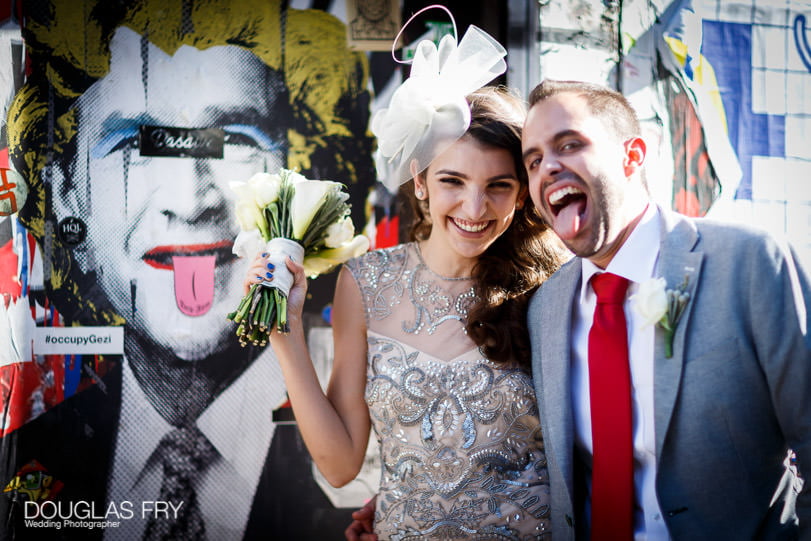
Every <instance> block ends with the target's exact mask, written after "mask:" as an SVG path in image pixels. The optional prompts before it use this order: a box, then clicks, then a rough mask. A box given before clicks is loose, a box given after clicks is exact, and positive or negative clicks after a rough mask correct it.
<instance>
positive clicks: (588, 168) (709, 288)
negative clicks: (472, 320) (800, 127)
mask: <svg viewBox="0 0 811 541" xmlns="http://www.w3.org/2000/svg"><path fill="white" fill-rule="evenodd" d="M529 104H530V110H529V113H528V117H527V121H526V124H525V126H524V132H523V155H524V164H525V165H526V167H527V170H528V171H529V185H530V195H531V197H532V200H533V202H534V203H535V205H536V206H537V207H538V209H539V210H540V212H541V214H542V215H543V217H544V218H545V219H546V220H547V221H548V222H549V223H550V224H552V227H553V228H554V230H555V232H556V233H557V234H558V236H560V238H561V239H562V240H563V242H564V243H565V244H566V245H567V247H568V248H569V249H570V250H571V251H572V252H574V254H575V255H576V256H578V257H576V258H574V259H573V260H572V261H570V262H569V263H568V264H567V265H565V266H564V267H563V268H561V270H560V271H559V272H557V273H556V274H555V275H554V276H552V277H551V278H550V279H549V280H548V281H547V282H546V283H544V284H543V285H542V286H541V288H540V289H539V290H538V292H537V293H536V294H535V296H534V298H533V299H532V301H531V304H530V308H529V314H528V324H529V332H530V337H531V340H532V351H533V376H534V378H535V381H536V391H537V393H538V401H539V407H540V414H541V420H542V423H543V434H544V439H545V444H546V451H547V457H548V459H549V475H550V482H551V492H552V503H551V507H552V524H553V538H554V539H556V540H560V539H573V538H587V537H588V536H589V534H590V536H591V539H632V538H634V536H636V537H637V538H643V539H669V538H672V539H689V540H699V539H731V538H734V539H777V538H780V539H783V538H790V539H796V538H797V536H798V535H799V536H800V538H802V539H808V538H810V537H811V492H810V491H809V488H810V484H809V483H806V484H805V488H804V489H803V488H802V486H803V483H802V479H801V477H800V476H799V475H800V474H804V475H805V476H806V477H807V476H808V473H809V471H811V469H809V466H808V465H809V464H811V351H809V348H810V347H811V339H810V338H809V336H808V334H807V331H808V323H809V318H808V310H809V309H811V306H809V303H810V302H811V285H810V284H809V281H810V280H809V275H808V274H807V272H806V271H805V270H804V269H802V268H800V267H799V266H798V264H797V262H796V259H795V258H794V255H793V253H792V252H791V251H788V250H786V251H784V250H782V249H781V248H780V247H778V245H777V244H775V242H774V241H772V240H771V239H769V238H768V237H767V236H766V235H765V234H762V233H759V232H757V231H755V230H752V229H747V228H743V227H738V226H732V225H723V224H719V223H713V222H711V221H706V220H690V219H686V218H684V217H683V216H679V215H676V214H673V213H671V212H667V211H665V210H664V209H661V208H658V207H657V206H656V205H654V204H653V203H652V202H651V201H650V198H649V195H648V191H647V187H646V181H645V178H644V173H643V168H642V164H643V162H644V159H645V151H646V148H645V142H644V141H643V140H642V139H641V138H640V137H639V133H640V129H639V123H638V120H637V118H636V115H635V113H634V111H633V109H632V108H631V106H630V105H629V104H628V102H627V101H626V100H625V98H624V97H623V96H622V95H621V94H619V93H617V92H614V91H612V90H609V89H607V88H605V87H602V86H598V85H592V84H587V83H579V82H560V81H545V82H543V83H541V84H540V85H538V86H537V87H536V88H535V89H534V90H533V91H532V93H531V94H530V98H529ZM653 277H662V278H664V283H662V282H661V281H659V282H652V281H650V280H651V279H652V278H653ZM665 284H666V285H665ZM665 287H666V288H667V289H672V290H674V291H675V292H676V296H674V298H673V301H672V302H673V303H674V306H675V307H681V309H682V312H681V314H679V315H677V314H672V315H671V316H670V317H669V322H668V324H669V325H670V327H671V328H673V329H674V330H675V332H674V333H673V334H672V335H671V336H669V335H668V333H666V332H665V330H664V329H663V328H662V326H661V325H657V324H656V321H657V320H658V319H659V318H660V317H661V316H662V309H661V307H660V308H656V305H657V303H655V302H653V301H652V300H651V299H654V300H655V299H656V298H657V295H658V296H659V298H662V297H661V295H662V294H663V293H662V290H663V289H664V288H665ZM612 289H615V290H617V291H616V292H615V295H616V297H615V298H613V299H612V298H611V291H610V290H612ZM595 291H596V293H595ZM635 305H636V306H635ZM638 309H641V310H638ZM646 310H647V312H648V313H649V315H648V317H647V321H646V318H645V317H643V316H642V315H640V311H642V312H644V311H646ZM650 312H653V314H652V315H650ZM617 325H619V327H617ZM618 329H619V330H618ZM612 363H613V364H612ZM789 449H792V450H793V451H794V452H796V457H795V456H793V455H791V454H789V455H787V453H788V452H789ZM787 466H788V467H787ZM798 470H800V472H798ZM798 531H799V534H798Z"/></svg>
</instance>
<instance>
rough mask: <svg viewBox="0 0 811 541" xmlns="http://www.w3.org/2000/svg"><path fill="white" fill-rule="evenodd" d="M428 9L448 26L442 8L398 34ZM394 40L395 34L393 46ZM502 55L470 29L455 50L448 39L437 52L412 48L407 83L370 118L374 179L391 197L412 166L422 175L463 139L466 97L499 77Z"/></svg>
mask: <svg viewBox="0 0 811 541" xmlns="http://www.w3.org/2000/svg"><path fill="white" fill-rule="evenodd" d="M431 8H441V9H444V10H445V11H446V12H448V14H449V15H450V16H451V20H453V15H451V13H450V11H448V9H447V8H445V7H444V6H439V5H433V6H428V7H427V8H423V9H421V10H420V11H418V12H417V13H415V14H414V15H413V16H412V17H411V19H409V20H408V21H407V22H406V23H405V25H403V28H405V27H406V26H407V25H408V23H409V22H411V20H413V19H414V17H416V16H417V15H419V14H420V13H422V12H423V11H425V10H427V9H431ZM454 28H455V23H454ZM402 31H403V30H402V29H401V30H400V33H402ZM398 38H399V34H398V37H397V38H395V40H394V41H395V43H396V42H397V39H398ZM506 55H507V51H506V50H505V49H504V47H502V46H501V44H500V43H499V42H498V41H496V40H495V39H494V38H493V37H491V36H490V35H489V34H487V33H486V32H485V31H484V30H482V29H481V28H478V27H476V26H473V25H471V26H470V27H469V28H468V30H467V32H465V35H464V36H463V37H462V40H461V42H460V43H459V44H458V45H457V44H456V38H455V37H454V36H450V35H446V36H444V37H443V38H442V39H441V40H440V42H439V47H437V46H436V45H434V43H433V42H432V41H431V40H422V41H421V42H420V43H419V44H418V45H417V47H416V50H415V52H414V59H413V60H412V62H411V74H410V76H409V78H408V79H406V80H405V81H404V82H403V83H402V84H401V85H400V86H399V88H397V90H395V91H394V94H393V95H392V98H391V102H390V103H389V106H388V108H385V109H381V110H379V111H378V112H377V113H376V114H375V116H374V117H373V118H372V124H371V127H372V132H373V133H374V135H375V136H376V137H377V145H378V153H379V156H377V160H376V162H377V165H378V178H379V179H380V180H381V181H382V182H383V184H384V185H385V186H386V188H388V189H389V191H391V192H396V191H397V187H398V186H399V185H400V184H402V183H404V182H406V181H407V180H409V179H410V178H411V177H412V174H411V163H412V162H413V161H416V170H417V171H418V172H422V171H423V170H425V169H426V168H427V167H428V165H430V163H431V161H433V159H434V158H436V157H437V156H438V155H439V154H441V153H442V152H443V151H445V150H446V149H447V148H448V147H449V146H451V145H452V144H453V143H455V142H456V141H457V140H458V139H459V138H460V137H462V135H464V134H465V132H466V131H467V129H468V127H469V126H470V106H469V105H468V103H467V100H466V99H465V97H466V96H467V95H468V94H470V93H471V92H473V91H474V90H478V89H479V88H481V87H482V86H484V85H485V84H487V83H489V82H490V81H492V80H493V79H495V78H496V77H498V76H499V75H501V74H502V73H504V71H505V70H506V69H507V63H506V62H505V61H504V57H505V56H506ZM395 60H396V59H395Z"/></svg>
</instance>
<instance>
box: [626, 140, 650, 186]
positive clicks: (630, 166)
mask: <svg viewBox="0 0 811 541" xmlns="http://www.w3.org/2000/svg"><path fill="white" fill-rule="evenodd" d="M624 146H625V157H624V158H623V161H622V166H623V169H624V171H625V176H626V177H630V176H632V175H633V174H634V173H636V172H638V171H639V170H640V169H641V167H642V164H643V163H645V156H646V154H647V145H645V140H644V139H642V138H641V137H632V138H630V139H628V140H627V141H625V145H624Z"/></svg>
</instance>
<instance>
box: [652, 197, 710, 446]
mask: <svg viewBox="0 0 811 541" xmlns="http://www.w3.org/2000/svg"><path fill="white" fill-rule="evenodd" d="M660 212H661V216H662V242H661V251H660V254H659V275H660V276H662V277H663V278H665V280H666V281H667V288H668V289H677V288H680V287H681V286H682V285H684V287H685V291H686V292H687V293H688V294H689V295H690V299H689V300H688V302H687V306H686V307H685V309H684V312H683V313H682V315H681V318H680V319H679V321H678V323H677V326H676V332H675V335H674V337H673V356H672V357H671V358H669V359H668V358H667V357H666V356H665V333H664V331H663V330H662V329H660V328H658V327H657V329H656V344H655V347H654V409H655V421H654V422H655V431H656V457H657V459H661V455H662V445H663V443H664V439H665V435H666V434H667V430H668V426H669V425H670V419H671V418H672V416H673V408H674V406H675V403H676V397H677V395H678V391H679V387H680V385H681V375H682V370H683V367H684V361H685V358H684V351H685V336H686V334H687V332H686V330H687V329H688V328H689V325H690V314H691V312H692V307H693V304H694V303H693V298H694V296H695V292H696V290H697V285H698V281H699V279H700V275H701V264H702V261H703V258H704V255H703V253H702V252H700V251H693V247H694V246H695V245H696V243H697V242H698V239H699V236H698V231H697V230H696V227H695V224H693V223H692V222H691V221H689V220H686V219H685V218H683V217H680V216H679V215H676V214H673V213H670V212H668V211H665V210H662V209H660Z"/></svg>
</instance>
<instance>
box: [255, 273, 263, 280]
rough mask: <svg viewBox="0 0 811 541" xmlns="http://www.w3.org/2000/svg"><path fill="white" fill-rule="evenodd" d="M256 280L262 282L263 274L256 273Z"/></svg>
mask: <svg viewBox="0 0 811 541" xmlns="http://www.w3.org/2000/svg"><path fill="white" fill-rule="evenodd" d="M256 281H257V282H261V281H262V277H261V276H259V275H258V274H257V275H256Z"/></svg>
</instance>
